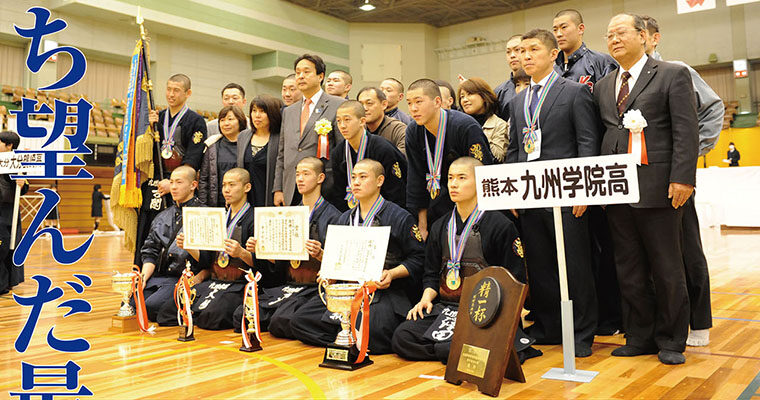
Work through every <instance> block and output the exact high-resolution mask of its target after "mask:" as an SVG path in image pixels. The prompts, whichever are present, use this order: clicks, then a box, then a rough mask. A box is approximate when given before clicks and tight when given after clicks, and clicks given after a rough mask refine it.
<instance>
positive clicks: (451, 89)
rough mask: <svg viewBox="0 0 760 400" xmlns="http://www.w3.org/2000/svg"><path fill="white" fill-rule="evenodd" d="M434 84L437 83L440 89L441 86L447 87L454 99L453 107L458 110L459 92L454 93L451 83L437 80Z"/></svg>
mask: <svg viewBox="0 0 760 400" xmlns="http://www.w3.org/2000/svg"><path fill="white" fill-rule="evenodd" d="M433 82H435V84H436V85H438V88H439V89H440V87H441V86H443V87H445V88H446V89H449V94H450V95H451V97H453V98H454V103H453V104H452V105H451V106H452V107H454V109H456V107H457V104H459V103H458V102H457V99H458V97H459V96H457V92H455V91H454V88H453V87H452V86H451V84H450V83H449V81H444V80H443V79H436V80H434V81H433Z"/></svg>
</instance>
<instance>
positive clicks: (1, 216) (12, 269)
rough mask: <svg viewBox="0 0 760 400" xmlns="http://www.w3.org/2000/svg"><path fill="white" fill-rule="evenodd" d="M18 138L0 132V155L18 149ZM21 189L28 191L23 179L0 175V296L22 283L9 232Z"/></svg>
mask: <svg viewBox="0 0 760 400" xmlns="http://www.w3.org/2000/svg"><path fill="white" fill-rule="evenodd" d="M19 142H20V138H19V136H18V134H16V133H15V132H10V131H4V132H0V153H4V152H6V151H12V150H13V149H15V148H17V147H18V144H19ZM17 185H18V186H20V187H21V194H22V195H23V194H24V193H26V191H27V190H28V189H29V184H28V183H27V181H26V180H25V179H22V180H16V181H14V180H12V179H11V177H10V175H0V294H5V293H8V291H10V289H11V288H12V287H14V286H16V285H18V284H19V283H21V282H23V281H24V266H23V265H20V266H16V265H14V264H13V250H11V247H10V245H11V230H12V222H13V202H14V200H15V198H16V186H17ZM17 223H18V225H17V226H18V229H16V244H18V243H19V242H20V241H21V216H20V215H19V217H18V222H17Z"/></svg>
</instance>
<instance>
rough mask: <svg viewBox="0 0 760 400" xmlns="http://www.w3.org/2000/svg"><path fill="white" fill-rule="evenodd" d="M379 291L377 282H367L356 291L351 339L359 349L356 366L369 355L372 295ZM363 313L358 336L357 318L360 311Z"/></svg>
mask: <svg viewBox="0 0 760 400" xmlns="http://www.w3.org/2000/svg"><path fill="white" fill-rule="evenodd" d="M375 290H377V286H376V285H375V282H365V283H364V285H362V287H361V288H360V289H359V290H357V291H356V295H354V301H352V302H351V337H353V339H354V341H355V342H356V347H357V348H358V349H359V356H358V357H356V361H354V364H359V363H361V362H362V361H364V357H366V355H367V346H368V345H369V305H370V304H371V303H372V297H373V296H370V295H371V294H372V293H374V292H375ZM360 308H361V311H362V326H361V328H359V335H358V338H357V334H356V329H355V327H356V318H357V317H358V316H359V309H360Z"/></svg>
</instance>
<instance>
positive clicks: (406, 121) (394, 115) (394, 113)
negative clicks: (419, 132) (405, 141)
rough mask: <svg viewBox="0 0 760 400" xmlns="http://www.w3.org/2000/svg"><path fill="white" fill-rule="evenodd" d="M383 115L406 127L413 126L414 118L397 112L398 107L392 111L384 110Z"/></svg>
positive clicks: (399, 111)
mask: <svg viewBox="0 0 760 400" xmlns="http://www.w3.org/2000/svg"><path fill="white" fill-rule="evenodd" d="M385 115H386V116H388V117H391V118H396V119H397V120H399V121H401V122H403V123H404V125H406V126H409V125H414V118H412V117H410V116H409V114H407V113H405V112H403V111H401V110H399V109H398V107H396V108H394V109H392V110H385Z"/></svg>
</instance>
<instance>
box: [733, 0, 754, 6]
mask: <svg viewBox="0 0 760 400" xmlns="http://www.w3.org/2000/svg"><path fill="white" fill-rule="evenodd" d="M758 1H760V0H726V5H727V6H738V5H740V4H748V3H756V2H758Z"/></svg>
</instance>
